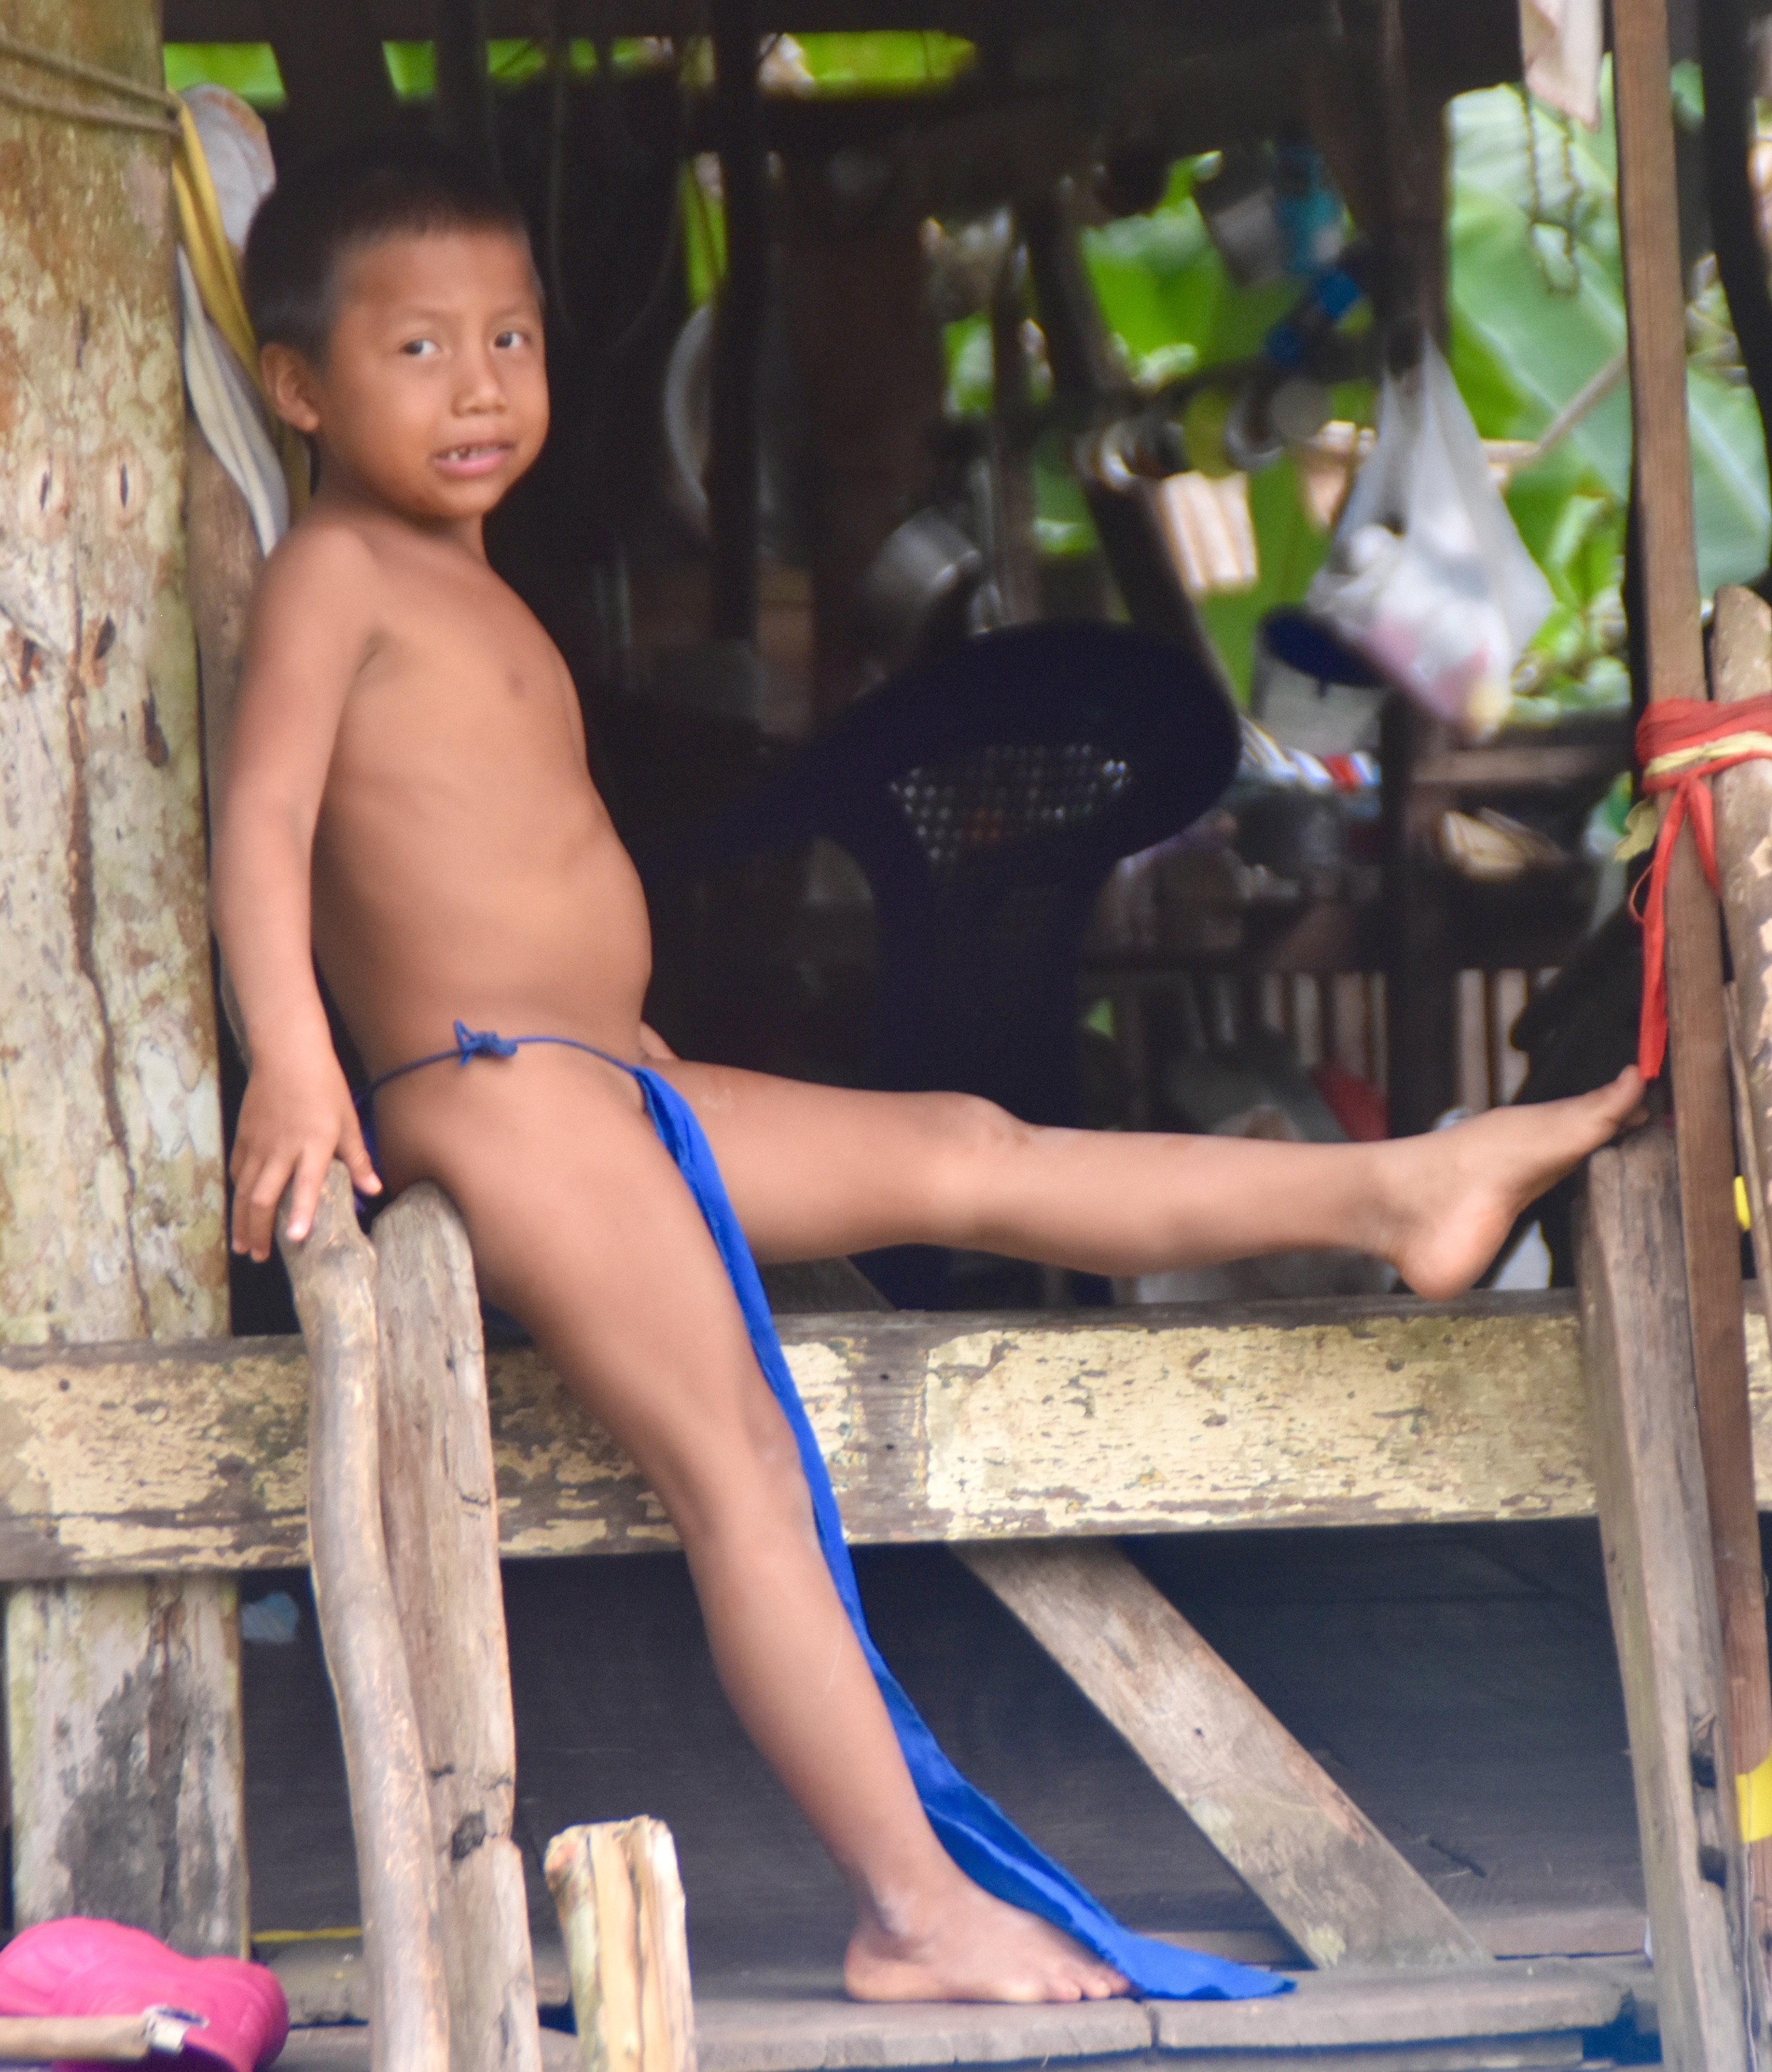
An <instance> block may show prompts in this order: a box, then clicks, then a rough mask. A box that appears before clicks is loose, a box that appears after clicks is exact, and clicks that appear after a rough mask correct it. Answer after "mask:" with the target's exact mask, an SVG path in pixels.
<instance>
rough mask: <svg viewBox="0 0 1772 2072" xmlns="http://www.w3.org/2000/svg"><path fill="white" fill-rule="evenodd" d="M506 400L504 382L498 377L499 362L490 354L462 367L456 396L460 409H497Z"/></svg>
mask: <svg viewBox="0 0 1772 2072" xmlns="http://www.w3.org/2000/svg"><path fill="white" fill-rule="evenodd" d="M504 400H505V390H504V384H503V382H502V381H501V380H499V378H498V363H497V361H496V360H494V359H493V358H492V357H491V356H490V354H489V355H487V356H486V357H485V358H483V359H477V360H473V361H471V362H470V364H468V365H467V366H466V367H464V368H462V370H461V384H460V386H459V387H458V388H457V391H456V397H455V406H456V408H457V409H458V410H496V409H500V408H501V407H502V405H503V403H504Z"/></svg>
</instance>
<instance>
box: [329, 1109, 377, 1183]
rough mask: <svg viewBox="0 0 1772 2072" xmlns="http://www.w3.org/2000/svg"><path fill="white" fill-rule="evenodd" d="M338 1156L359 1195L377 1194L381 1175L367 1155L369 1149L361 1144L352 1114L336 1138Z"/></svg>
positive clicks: (359, 1127)
mask: <svg viewBox="0 0 1772 2072" xmlns="http://www.w3.org/2000/svg"><path fill="white" fill-rule="evenodd" d="M338 1156H339V1157H341V1158H342V1159H343V1161H345V1170H346V1171H347V1173H348V1174H350V1175H351V1185H352V1186H354V1187H355V1189H356V1190H357V1192H358V1193H359V1194H379V1193H380V1192H381V1175H380V1174H379V1173H378V1172H377V1171H376V1170H375V1161H373V1160H372V1159H371V1157H370V1155H369V1147H368V1145H367V1144H365V1143H364V1142H363V1130H362V1128H361V1126H360V1125H359V1123H358V1120H357V1118H356V1116H355V1113H353V1114H352V1116H351V1120H349V1121H348V1122H347V1124H345V1126H344V1128H343V1130H342V1131H341V1132H340V1133H339V1137H338Z"/></svg>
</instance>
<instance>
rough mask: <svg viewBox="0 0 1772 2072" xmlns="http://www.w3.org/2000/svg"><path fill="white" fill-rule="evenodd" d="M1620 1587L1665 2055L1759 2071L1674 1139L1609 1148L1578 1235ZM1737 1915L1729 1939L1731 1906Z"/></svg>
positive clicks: (1685, 2066) (1610, 1550)
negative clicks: (1743, 1943) (1752, 2047)
mask: <svg viewBox="0 0 1772 2072" xmlns="http://www.w3.org/2000/svg"><path fill="white" fill-rule="evenodd" d="M1577 1250H1578V1254H1579V1272H1580V1274H1581V1338H1582V1357H1583V1359H1584V1362H1585V1367H1586V1371H1587V1380H1588V1390H1589V1402H1590V1404H1591V1405H1592V1410H1593V1418H1594V1453H1595V1465H1596V1470H1597V1474H1596V1479H1597V1482H1598V1490H1599V1502H1600V1531H1601V1536H1602V1541H1603V1543H1604V1545H1605V1549H1606V1590H1607V1594H1608V1595H1609V1597H1610V1599H1611V1603H1612V1629H1613V1633H1614V1637H1615V1638H1616V1641H1617V1643H1618V1667H1619V1671H1620V1674H1621V1675H1622V1679H1623V1683H1624V1705H1625V1716H1626V1720H1628V1722H1629V1725H1630V1758H1631V1774H1632V1777H1633V1778H1634V1780H1635V1786H1636V1800H1637V1828H1638V1833H1639V1836H1640V1838H1641V1844H1642V1849H1643V1884H1644V1887H1645V1890H1646V1892H1647V1899H1648V1908H1649V1925H1650V1930H1651V1934H1652V1935H1653V1937H1654V1941H1655V1981H1656V1985H1657V1988H1658V1991H1659V2006H1660V2019H1661V2043H1662V2053H1663V2058H1664V2060H1665V2062H1667V2064H1668V2065H1669V2066H1671V2067H1672V2068H1673V2072H1736V2068H1738V2067H1739V2068H1745V2067H1746V2066H1749V2065H1750V2064H1751V2063H1752V2062H1753V2058H1752V2056H1751V2054H1750V2052H1749V2038H1748V2032H1747V2027H1746V2023H1745V2019H1744V2004H1745V2001H1746V2000H1747V1997H1748V1996H1747V1991H1746V1988H1745V1984H1744V1978H1743V1974H1742V1972H1741V1971H1740V1970H1738V1968H1737V1967H1738V1966H1739V1965H1740V1963H1741V1958H1742V1954H1743V1953H1742V1951H1741V1948H1740V1947H1739V1941H1740V1938H1741V1926H1742V1922H1743V1921H1744V1919H1745V1913H1746V1907H1745V1894H1744V1893H1743V1892H1742V1889H1741V1885H1742V1874H1743V1872H1744V1869H1745V1861H1746V1860H1745V1854H1744V1852H1741V1850H1739V1849H1737V1848H1732V1847H1730V1846H1729V1842H1730V1840H1731V1839H1732V1836H1733V1827H1734V1823H1733V1811H1734V1808H1733V1803H1732V1800H1733V1760H1732V1756H1731V1747H1732V1744H1731V1742H1730V1739H1729V1717H1728V1709H1727V1707H1726V1705H1725V1702H1724V1700H1725V1675H1724V1662H1723V1644H1722V1628H1721V1622H1720V1619H1719V1616H1718V1611H1717V1578H1716V1572H1715V1570H1714V1568H1713V1564H1712V1560H1711V1529H1710V1520H1709V1516H1708V1511H1707V1508H1706V1504H1705V1494H1704V1469H1703V1465H1702V1461H1701V1458H1700V1445H1699V1430H1698V1406H1697V1396H1696V1388H1695V1386H1694V1379H1693V1372H1692V1339H1691V1336H1690V1334H1689V1330H1688V1323H1687V1313H1686V1299H1685V1298H1686V1286H1685V1263H1684V1249H1683V1247H1682V1244H1681V1241H1680V1185H1679V1178H1678V1174H1677V1170H1676V1161H1675V1154H1674V1145H1673V1140H1672V1137H1671V1136H1670V1134H1669V1133H1667V1130H1666V1129H1665V1128H1660V1127H1656V1126H1651V1128H1647V1129H1643V1130H1639V1132H1637V1133H1636V1134H1635V1136H1634V1137H1630V1138H1629V1139H1627V1140H1626V1141H1625V1142H1623V1143H1622V1144H1620V1145H1610V1146H1608V1147H1607V1148H1606V1149H1605V1150H1603V1151H1600V1152H1598V1153H1595V1155H1594V1158H1593V1160H1592V1161H1591V1162H1590V1164H1589V1168H1588V1179H1587V1192H1586V1198H1585V1204H1584V1213H1583V1215H1582V1216H1581V1228H1580V1231H1579V1235H1578V1239H1577ZM1732 1910H1733V1914H1734V1917H1735V1918H1734V1922H1733V1929H1734V1933H1733V1934H1732V1922H1731V1913H1732Z"/></svg>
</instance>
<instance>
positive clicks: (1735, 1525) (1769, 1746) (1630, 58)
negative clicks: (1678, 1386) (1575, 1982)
mask: <svg viewBox="0 0 1772 2072" xmlns="http://www.w3.org/2000/svg"><path fill="white" fill-rule="evenodd" d="M1612 14H1613V51H1614V56H1613V68H1614V69H1613V81H1614V93H1615V95H1616V97H1617V108H1618V210H1619V227H1620V231H1621V234H1622V243H1623V248H1624V259H1625V294H1626V314H1627V318H1628V322H1629V330H1630V339H1629V343H1630V405H1631V417H1632V422H1633V425H1634V426H1635V499H1636V522H1637V524H1638V527H1639V537H1640V538H1641V541H1642V561H1643V652H1644V653H1645V655H1646V656H1647V667H1648V684H1647V692H1648V695H1649V697H1650V698H1651V699H1652V700H1653V699H1662V698H1702V697H1704V694H1705V685H1704V655H1703V649H1702V646H1701V643H1700V632H1699V600H1698V573H1697V564H1696V556H1695V552H1694V548H1693V542H1692V457H1691V450H1690V446H1689V442H1688V435H1687V426H1686V326H1685V298H1684V294H1683V292H1682V286H1681V280H1680V233H1679V224H1678V220H1677V218H1676V208H1675V195H1674V145H1673V118H1672V107H1671V104H1670V102H1669V99H1668V86H1667V76H1668V59H1667V12H1666V6H1665V0H1613V10H1612ZM1667 1020H1668V1026H1669V1046H1668V1049H1669V1058H1668V1067H1669V1076H1670V1079H1671V1080H1672V1091H1673V1103H1674V1122H1675V1128H1676V1138H1677V1141H1678V1145H1679V1157H1680V1211H1681V1219H1682V1223H1683V1226H1684V1233H1685V1255H1686V1289H1687V1298H1688V1305H1689V1309H1690V1315H1691V1328H1692V1359H1693V1369H1694V1373H1695V1376H1696V1387H1697V1391H1698V1425H1699V1436H1700V1443H1701V1446H1702V1449H1703V1456H1704V1479H1705V1485H1706V1488H1707V1490H1708V1494H1709V1508H1710V1527H1711V1539H1712V1544H1713V1549H1714V1551H1715V1555H1716V1560H1717V1601H1718V1604H1719V1606H1720V1609H1721V1616H1722V1624H1723V1661H1724V1666H1725V1677H1726V1682H1727V1687H1728V1708H1729V1738H1730V1741H1731V1742H1732V1744H1733V1747H1734V1749H1735V1759H1736V1762H1737V1766H1738V1768H1739V1770H1741V1772H1743V1773H1746V1772H1750V1771H1752V1770H1754V1769H1756V1768H1757V1767H1758V1765H1759V1764H1761V1763H1762V1762H1765V1761H1766V1758H1767V1757H1768V1756H1769V1755H1772V1679H1769V1675H1768V1669H1767V1659H1766V1589H1765V1584H1764V1581H1763V1578H1762V1565H1761V1558H1760V1523H1759V1514H1758V1511H1757V1509H1756V1507H1755V1503H1754V1455H1753V1439H1752V1425H1751V1422H1750V1419H1749V1408H1748V1396H1747V1355H1746V1346H1745V1334H1744V1323H1743V1314H1742V1307H1741V1240H1740V1233H1739V1232H1738V1231H1737V1228H1736V1224H1735V1215H1734V1204H1733V1179H1734V1174H1735V1151H1734V1139H1733V1126H1732V1124H1731V1121H1730V1117H1729V1042H1728V1031H1727V1025H1726V1022H1725V1016H1724V1005H1723V963H1722V933H1721V928H1720V927H1719V925H1718V916H1717V902H1716V900H1715V898H1713V895H1712V893H1711V891H1710V889H1709V887H1708V886H1707V885H1706V883H1705V882H1704V873H1703V870H1702V869H1701V868H1700V864H1699V861H1698V854H1697V851H1696V847H1695V846H1694V844H1693V840H1692V833H1691V830H1690V828H1689V826H1688V828H1685V829H1683V830H1682V832H1681V834H1680V840H1679V841H1678V843H1677V844H1676V847H1675V850H1674V854H1673V859H1672V867H1671V870H1670V872H1669V876H1668V883H1667ZM1752 1858H1753V1860H1752V1864H1751V1866H1750V1870H1749V1893H1750V1914H1751V1919H1752V1922H1753V1929H1754V1943H1755V1947H1756V1949H1757V1950H1758V1952H1759V1961H1758V1963H1757V1964H1756V1965H1755V1967H1754V1996H1755V2000H1756V2003H1758V2001H1759V2000H1760V1998H1761V1996H1762V1992H1763V1990H1764V1985H1763V1982H1764V1979H1765V1965H1766V1949H1767V1947H1768V1941H1769V1936H1772V1845H1769V1844H1767V1843H1765V1842H1761V1843H1758V1844H1754V1847H1753V1850H1752Z"/></svg>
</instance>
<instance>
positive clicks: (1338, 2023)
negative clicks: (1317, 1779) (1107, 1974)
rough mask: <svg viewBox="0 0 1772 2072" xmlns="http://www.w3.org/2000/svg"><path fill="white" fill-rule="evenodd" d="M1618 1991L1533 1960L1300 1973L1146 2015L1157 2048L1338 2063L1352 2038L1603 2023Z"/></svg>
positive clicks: (1617, 1986) (1447, 2035)
mask: <svg viewBox="0 0 1772 2072" xmlns="http://www.w3.org/2000/svg"><path fill="white" fill-rule="evenodd" d="M1625 1996H1626V1988H1625V1986H1624V1985H1623V1984H1622V1981H1621V1980H1620V1979H1619V1978H1618V1977H1617V1976H1616V1975H1613V1974H1611V1973H1609V1972H1607V1971H1603V1970H1602V1969H1600V1968H1598V1967H1594V1966H1590V1965H1585V1964H1573V1963H1569V1962H1568V1961H1567V1960H1560V1959H1556V1958H1540V1959H1527V1960H1525V1961H1524V1962H1521V1963H1512V1964H1494V1963H1491V1964H1482V1965H1476V1966H1473V1967H1471V1969H1470V1970H1468V1971H1465V1970H1444V1971H1439V1970H1436V1971H1417V1972H1413V1973H1411V1972H1408V1971H1364V1972H1363V1971H1319V1972H1314V1973H1307V1974H1306V1975H1304V1976H1303V1977H1302V1978H1300V1979H1299V1980H1298V1984H1297V1988H1296V1989H1295V1990H1294V1992H1290V1993H1287V1994H1285V1995H1283V1996H1280V1997H1278V1998H1274V1999H1269V2000H1159V2001H1154V2002H1153V2003H1152V2004H1151V2009H1150V2012H1151V2029H1152V2031H1153V2033H1154V2036H1155V2041H1156V2043H1157V2045H1158V2046H1159V2049H1171V2050H1184V2051H1193V2050H1207V2049H1216V2050H1224V2049H1237V2048H1241V2049H1252V2050H1259V2051H1263V2052H1271V2051H1278V2050H1335V2051H1337V2053H1338V2058H1337V2062H1339V2051H1340V2050H1341V2049H1346V2048H1347V2046H1349V2045H1361V2044H1364V2045H1373V2044H1387V2045H1392V2046H1395V2045H1399V2044H1421V2043H1435V2042H1444V2043H1451V2042H1455V2041H1458V2040H1459V2039H1461V2038H1471V2039H1476V2038H1496V2037H1509V2036H1512V2037H1539V2036H1544V2035H1547V2034H1549V2033H1554V2032H1556V2031H1557V2030H1563V2031H1568V2030H1570V2029H1604V2028H1606V2026H1607V2025H1609V2024H1610V2023H1611V2022H1614V2021H1617V2019H1618V2016H1619V2015H1620V2014H1621V2013H1622V2012H1623V2010H1624V2006H1625ZM1406 2062H1411V2063H1413V2058H1410V2059H1409V2060H1408V2061H1406ZM1479 2062H1495V2061H1494V2060H1492V2059H1487V2058H1485V2059H1483V2060H1480V2061H1479Z"/></svg>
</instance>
